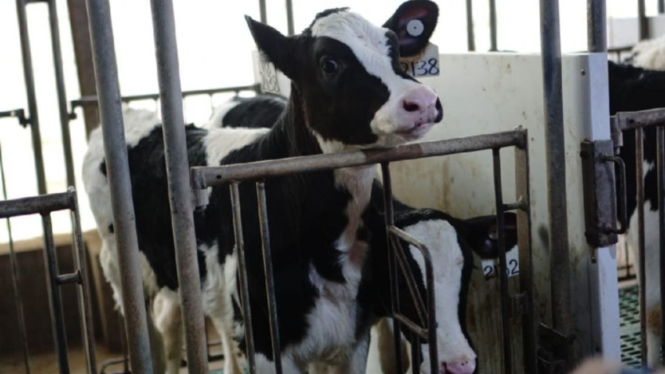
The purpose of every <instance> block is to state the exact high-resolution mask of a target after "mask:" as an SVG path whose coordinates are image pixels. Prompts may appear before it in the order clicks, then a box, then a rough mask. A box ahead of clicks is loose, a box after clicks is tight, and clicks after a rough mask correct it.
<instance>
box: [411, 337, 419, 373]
mask: <svg viewBox="0 0 665 374" xmlns="http://www.w3.org/2000/svg"><path fill="white" fill-rule="evenodd" d="M411 373H420V338H418V336H417V335H415V334H413V338H412V341H411Z"/></svg>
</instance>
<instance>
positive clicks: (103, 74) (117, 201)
mask: <svg viewBox="0 0 665 374" xmlns="http://www.w3.org/2000/svg"><path fill="white" fill-rule="evenodd" d="M86 4H87V8H88V19H89V21H90V22H89V24H90V35H91V37H92V51H93V62H94V66H95V77H96V82H97V93H98V97H99V109H100V114H101V119H102V121H101V122H102V131H103V136H104V155H105V157H106V170H107V174H108V180H109V186H110V188H109V190H110V192H111V207H112V209H113V225H114V228H115V237H116V241H117V251H118V265H119V268H120V269H122V270H123V272H122V277H121V286H122V304H123V311H124V315H125V322H126V323H125V326H126V330H127V340H128V345H129V356H130V358H131V368H132V373H152V370H153V369H152V361H151V357H150V342H149V340H148V324H147V320H146V311H145V298H144V295H143V284H142V279H141V268H140V262H139V261H140V259H139V249H138V238H137V235H136V226H135V222H136V217H135V216H134V199H133V197H132V187H131V179H130V176H129V165H128V163H127V144H126V143H125V133H124V124H123V118H122V108H121V101H120V88H119V86H118V66H117V64H116V59H115V45H114V41H113V28H112V24H111V10H110V9H109V1H108V0H86Z"/></svg>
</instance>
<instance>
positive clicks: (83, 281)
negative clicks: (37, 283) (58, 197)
mask: <svg viewBox="0 0 665 374" xmlns="http://www.w3.org/2000/svg"><path fill="white" fill-rule="evenodd" d="M69 193H70V196H71V201H72V209H71V221H72V229H73V237H74V245H73V246H72V251H73V252H74V253H73V254H74V256H73V257H74V263H75V266H76V268H77V269H78V270H77V273H78V275H79V279H80V285H79V287H78V305H79V314H80V315H81V333H82V334H83V347H84V349H85V351H86V361H87V364H88V373H90V374H96V373H97V360H96V357H95V332H94V325H93V321H92V305H91V303H92V297H91V296H90V283H89V282H90V279H91V278H90V273H89V272H88V266H87V261H86V257H85V253H86V251H85V243H84V242H83V236H82V234H81V216H80V214H79V207H78V198H77V194H76V190H75V189H74V188H73V187H70V188H69Z"/></svg>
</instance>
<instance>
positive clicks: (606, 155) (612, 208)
mask: <svg viewBox="0 0 665 374" xmlns="http://www.w3.org/2000/svg"><path fill="white" fill-rule="evenodd" d="M580 156H581V157H582V173H583V175H582V178H583V183H584V216H585V217H584V218H585V225H586V231H585V236H586V239H587V243H589V245H591V246H592V247H605V246H608V245H612V244H616V243H617V241H618V236H617V234H623V233H625V232H626V228H627V224H628V222H627V221H628V219H627V213H626V187H625V186H626V167H625V165H624V163H623V160H622V159H621V158H619V157H615V156H614V143H613V142H612V141H611V140H596V141H588V140H585V141H583V142H582V144H581V152H580ZM614 165H616V166H617V171H618V181H619V184H618V187H619V191H618V192H619V193H618V195H617V191H616V190H615V186H616V184H615V179H614V169H615V168H614ZM617 206H618V208H619V209H618V210H619V215H618V217H617ZM617 221H619V224H620V227H619V228H616V222H617Z"/></svg>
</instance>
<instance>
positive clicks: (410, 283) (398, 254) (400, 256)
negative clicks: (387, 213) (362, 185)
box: [388, 226, 428, 326]
mask: <svg viewBox="0 0 665 374" xmlns="http://www.w3.org/2000/svg"><path fill="white" fill-rule="evenodd" d="M388 232H389V233H390V234H391V235H394V236H396V237H397V238H399V239H401V235H402V234H403V233H404V232H403V231H402V230H400V229H398V228H397V227H395V226H390V227H388ZM399 239H395V238H391V240H390V242H389V243H390V245H391V247H394V248H398V249H399V250H395V260H396V263H397V265H399V268H400V270H401V271H402V274H404V278H405V279H404V280H405V281H406V286H407V288H408V290H409V293H410V294H411V296H412V298H413V303H414V306H415V309H416V312H417V313H418V318H420V323H421V324H422V325H423V326H427V321H428V320H427V315H426V313H427V312H426V311H425V309H426V307H425V302H423V299H422V297H421V296H420V293H419V292H418V286H417V285H416V280H415V278H414V276H413V274H412V273H411V272H410V271H409V263H408V260H407V258H406V256H405V255H404V249H403V248H402V245H401V244H400V242H399Z"/></svg>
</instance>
